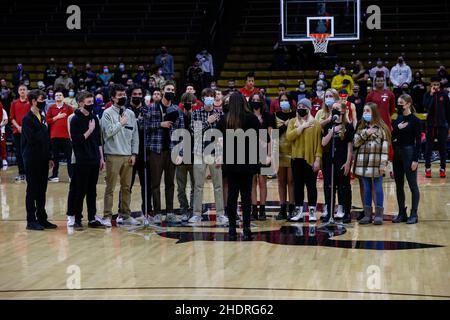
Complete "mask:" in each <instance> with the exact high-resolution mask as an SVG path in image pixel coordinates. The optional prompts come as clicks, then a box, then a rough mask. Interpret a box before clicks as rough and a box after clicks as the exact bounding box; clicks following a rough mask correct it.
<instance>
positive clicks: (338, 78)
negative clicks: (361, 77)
mask: <svg viewBox="0 0 450 320" xmlns="http://www.w3.org/2000/svg"><path fill="white" fill-rule="evenodd" d="M345 80H347V81H345ZM344 81H345V83H347V84H348V85H347V87H346V90H347V92H348V93H349V95H350V96H351V95H352V94H353V85H354V81H353V78H352V77H351V76H349V75H348V74H347V69H346V68H345V67H340V69H339V74H337V75H335V76H334V77H333V80H332V81H331V87H332V88H333V89H335V90H337V91H339V90H341V89H342V88H343V84H344Z"/></svg>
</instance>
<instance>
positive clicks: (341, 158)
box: [322, 101, 354, 223]
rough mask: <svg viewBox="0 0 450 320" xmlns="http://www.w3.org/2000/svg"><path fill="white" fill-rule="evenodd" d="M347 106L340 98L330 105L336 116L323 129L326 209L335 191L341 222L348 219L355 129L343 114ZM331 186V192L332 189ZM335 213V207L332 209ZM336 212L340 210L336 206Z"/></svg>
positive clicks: (328, 217) (326, 219)
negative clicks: (341, 212)
mask: <svg viewBox="0 0 450 320" xmlns="http://www.w3.org/2000/svg"><path fill="white" fill-rule="evenodd" d="M346 109H347V106H346V104H345V103H344V102H342V101H339V102H336V103H334V104H333V108H332V112H331V114H332V115H333V117H337V119H336V120H335V121H334V123H333V122H330V123H328V124H327V125H326V126H325V127H324V129H323V135H322V136H323V137H322V147H323V159H324V161H323V162H324V174H323V178H324V182H323V183H324V192H325V202H326V205H327V208H331V203H333V204H336V202H335V201H334V200H333V201H332V199H334V197H335V194H334V192H336V191H337V193H338V195H339V196H338V198H339V199H340V203H341V206H342V209H341V210H342V211H343V214H342V215H338V214H337V218H342V219H343V222H344V223H350V222H351V213H350V210H351V207H352V189H351V185H350V169H351V164H352V156H353V135H354V128H353V125H352V123H349V122H348V120H347V116H346ZM332 139H334V148H335V151H334V173H332V159H331V156H332V152H331V151H332V150H331V147H332V145H333V142H332ZM325 159H326V160H325ZM332 174H334V186H332V185H331V175H332ZM332 189H333V194H332V193H331V190H332ZM332 212H334V210H332ZM338 213H339V209H338ZM330 217H331V215H329V214H327V215H326V217H324V221H328V220H329V219H330Z"/></svg>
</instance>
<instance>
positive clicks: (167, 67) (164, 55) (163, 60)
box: [155, 46, 174, 80]
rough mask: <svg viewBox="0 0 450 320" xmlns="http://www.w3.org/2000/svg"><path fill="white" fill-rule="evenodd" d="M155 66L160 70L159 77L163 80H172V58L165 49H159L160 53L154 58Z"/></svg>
mask: <svg viewBox="0 0 450 320" xmlns="http://www.w3.org/2000/svg"><path fill="white" fill-rule="evenodd" d="M155 64H156V65H157V66H158V67H159V68H161V71H162V72H161V75H162V76H163V77H164V80H171V79H172V77H173V72H174V70H173V67H174V61H173V56H172V55H171V54H169V52H168V50H167V48H166V47H164V46H163V47H161V53H160V54H159V55H157V56H156V57H155Z"/></svg>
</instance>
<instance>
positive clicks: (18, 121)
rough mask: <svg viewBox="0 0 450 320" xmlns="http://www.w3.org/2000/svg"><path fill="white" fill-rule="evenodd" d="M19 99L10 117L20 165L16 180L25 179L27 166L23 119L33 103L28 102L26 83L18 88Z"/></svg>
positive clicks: (22, 180) (13, 103)
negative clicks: (23, 145) (23, 152)
mask: <svg viewBox="0 0 450 320" xmlns="http://www.w3.org/2000/svg"><path fill="white" fill-rule="evenodd" d="M18 92H19V99H16V100H14V101H13V102H12V103H11V109H10V115H9V117H10V119H11V123H12V125H13V137H14V146H15V149H16V160H17V166H18V167H19V174H18V176H17V177H16V178H15V181H16V182H24V181H25V167H24V165H23V158H22V147H21V143H20V139H21V135H22V119H23V117H25V115H26V114H27V113H28V112H29V111H30V109H31V105H30V103H29V102H28V98H27V95H28V89H27V87H26V86H25V85H20V86H19V88H18Z"/></svg>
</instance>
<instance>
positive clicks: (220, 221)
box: [216, 214, 228, 226]
mask: <svg viewBox="0 0 450 320" xmlns="http://www.w3.org/2000/svg"><path fill="white" fill-rule="evenodd" d="M227 223H228V218H227V217H225V215H223V214H221V215H220V216H217V219H216V224H217V225H220V226H222V225H226V224H227Z"/></svg>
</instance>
